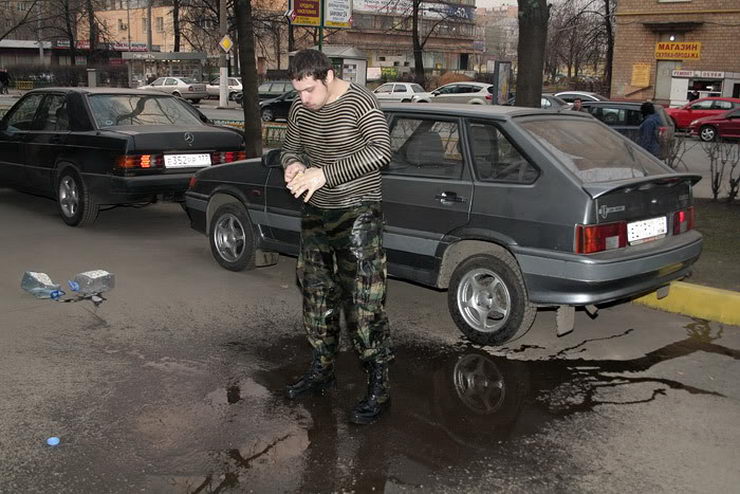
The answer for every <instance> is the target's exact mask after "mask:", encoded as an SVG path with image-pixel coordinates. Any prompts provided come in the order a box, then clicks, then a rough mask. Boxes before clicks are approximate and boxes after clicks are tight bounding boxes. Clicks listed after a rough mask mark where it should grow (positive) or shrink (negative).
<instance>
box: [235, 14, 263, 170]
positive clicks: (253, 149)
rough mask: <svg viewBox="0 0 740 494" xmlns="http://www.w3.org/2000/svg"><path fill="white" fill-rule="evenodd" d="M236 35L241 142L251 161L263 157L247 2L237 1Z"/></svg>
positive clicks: (252, 29) (252, 37) (252, 25)
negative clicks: (242, 133) (242, 135)
mask: <svg viewBox="0 0 740 494" xmlns="http://www.w3.org/2000/svg"><path fill="white" fill-rule="evenodd" d="M236 19H237V31H238V33H239V58H240V60H239V67H240V69H241V76H242V87H243V91H244V97H243V98H242V105H243V108H244V140H245V141H246V152H247V156H248V157H250V158H254V157H258V156H262V126H261V125H260V122H261V121H262V120H261V118H260V108H259V97H258V94H257V86H258V80H257V64H256V62H255V56H254V24H253V19H252V5H251V2H250V0H236Z"/></svg>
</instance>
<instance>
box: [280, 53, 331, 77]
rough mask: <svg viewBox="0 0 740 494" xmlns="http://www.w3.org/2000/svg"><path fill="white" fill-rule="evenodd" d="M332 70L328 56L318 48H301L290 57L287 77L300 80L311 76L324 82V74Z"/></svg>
mask: <svg viewBox="0 0 740 494" xmlns="http://www.w3.org/2000/svg"><path fill="white" fill-rule="evenodd" d="M330 70H334V67H332V65H331V61H329V57H327V56H326V55H325V54H323V53H322V52H320V51H318V50H301V51H299V52H298V53H296V54H295V55H293V58H291V59H290V63H289V64H288V77H289V78H290V79H291V80H296V81H300V80H301V79H303V78H305V77H313V78H314V79H316V80H317V81H321V82H326V74H327V73H328V72H329V71H330Z"/></svg>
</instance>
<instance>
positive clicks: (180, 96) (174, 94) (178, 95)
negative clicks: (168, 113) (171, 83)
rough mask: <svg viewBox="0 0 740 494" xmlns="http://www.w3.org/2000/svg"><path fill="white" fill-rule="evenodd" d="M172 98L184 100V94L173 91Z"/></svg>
mask: <svg viewBox="0 0 740 494" xmlns="http://www.w3.org/2000/svg"><path fill="white" fill-rule="evenodd" d="M172 96H177V97H178V98H182V94H180V92H179V91H172Z"/></svg>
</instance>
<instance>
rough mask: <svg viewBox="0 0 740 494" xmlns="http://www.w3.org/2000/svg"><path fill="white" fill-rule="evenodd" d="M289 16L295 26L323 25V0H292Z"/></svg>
mask: <svg viewBox="0 0 740 494" xmlns="http://www.w3.org/2000/svg"><path fill="white" fill-rule="evenodd" d="M289 8H290V10H288V18H289V19H290V23H291V24H293V25H294V26H319V25H321V0H291V1H290V5H289Z"/></svg>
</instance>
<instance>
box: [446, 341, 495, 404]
mask: <svg viewBox="0 0 740 494" xmlns="http://www.w3.org/2000/svg"><path fill="white" fill-rule="evenodd" d="M452 373H453V374H452V380H453V383H454V385H455V392H456V393H457V396H458V398H460V401H462V403H463V404H464V405H465V406H466V407H468V408H469V409H470V410H471V411H473V412H476V413H480V414H491V413H495V412H496V411H497V410H498V409H499V408H501V404H502V403H503V402H504V399H505V398H506V388H505V386H504V378H503V376H502V375H501V372H500V371H499V370H498V367H496V364H494V363H493V362H492V361H491V360H490V359H487V358H486V357H484V356H482V355H476V354H468V355H464V356H463V357H461V358H460V360H459V361H458V362H457V363H456V364H455V368H454V369H453V371H452Z"/></svg>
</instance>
